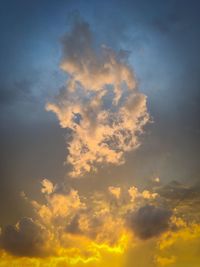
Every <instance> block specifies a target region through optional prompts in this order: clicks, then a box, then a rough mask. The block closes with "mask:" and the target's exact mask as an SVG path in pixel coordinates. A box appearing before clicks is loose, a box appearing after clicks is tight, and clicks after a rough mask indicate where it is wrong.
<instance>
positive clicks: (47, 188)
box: [41, 179, 54, 194]
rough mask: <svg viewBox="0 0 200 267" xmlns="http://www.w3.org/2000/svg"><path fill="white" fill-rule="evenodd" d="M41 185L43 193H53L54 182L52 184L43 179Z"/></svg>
mask: <svg viewBox="0 0 200 267" xmlns="http://www.w3.org/2000/svg"><path fill="white" fill-rule="evenodd" d="M41 184H42V189H41V192H42V193H47V194H51V193H52V192H53V190H54V186H53V184H52V182H50V181H49V180H48V179H43V180H42V182H41Z"/></svg>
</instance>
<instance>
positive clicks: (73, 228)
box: [66, 215, 81, 234]
mask: <svg viewBox="0 0 200 267" xmlns="http://www.w3.org/2000/svg"><path fill="white" fill-rule="evenodd" d="M66 231H67V232H68V233H70V234H80V233H81V230H80V228H79V216H78V215H75V216H74V217H73V218H72V220H71V221H70V223H69V224H68V225H67V227H66Z"/></svg>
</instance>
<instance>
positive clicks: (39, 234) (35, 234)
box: [0, 218, 48, 257]
mask: <svg viewBox="0 0 200 267" xmlns="http://www.w3.org/2000/svg"><path fill="white" fill-rule="evenodd" d="M47 238H48V236H47V233H46V232H45V230H44V229H43V228H42V227H41V225H39V224H37V223H35V222H34V221H33V220H32V219H30V218H23V219H21V220H20V221H19V222H18V223H17V225H15V226H12V225H9V226H6V227H5V229H3V230H2V233H1V236H0V242H1V247H2V248H3V249H4V250H6V251H7V252H9V253H11V254H13V255H16V256H28V257H41V256H46V255H47V252H48V251H47V250H46V241H47Z"/></svg>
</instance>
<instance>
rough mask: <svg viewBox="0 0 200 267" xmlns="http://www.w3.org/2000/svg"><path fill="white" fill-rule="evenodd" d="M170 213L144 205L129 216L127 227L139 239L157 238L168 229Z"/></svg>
mask: <svg viewBox="0 0 200 267" xmlns="http://www.w3.org/2000/svg"><path fill="white" fill-rule="evenodd" d="M171 215H172V213H171V211H169V210H167V209H164V208H160V207H155V206H152V205H146V206H143V207H140V208H139V209H138V210H137V211H136V212H133V213H132V214H130V217H129V219H128V223H129V226H130V227H131V229H132V230H133V231H134V233H135V235H136V236H138V237H139V238H140V239H149V238H152V237H155V236H159V235H160V234H162V233H163V232H165V231H166V230H168V229H169V225H170V217H171Z"/></svg>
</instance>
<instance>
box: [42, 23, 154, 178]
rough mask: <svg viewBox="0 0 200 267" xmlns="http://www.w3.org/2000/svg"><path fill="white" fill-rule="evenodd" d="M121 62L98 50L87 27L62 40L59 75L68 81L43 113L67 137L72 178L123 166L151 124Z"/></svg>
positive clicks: (142, 98) (116, 56)
mask: <svg viewBox="0 0 200 267" xmlns="http://www.w3.org/2000/svg"><path fill="white" fill-rule="evenodd" d="M125 58H126V57H125V56H123V53H116V52H114V51H113V50H112V49H111V48H108V47H106V46H105V45H103V46H102V47H101V48H100V49H97V48H96V47H95V44H94V41H93V36H92V33H91V30H90V27H89V25H88V24H87V23H85V22H77V23H76V24H75V25H74V27H73V28H72V30H71V32H70V33H68V34H66V36H65V37H64V38H63V57H62V62H61V69H62V70H63V71H64V72H66V73H67V74H68V81H67V84H66V88H62V90H60V92H59V94H58V96H57V97H56V99H55V100H54V101H53V102H49V103H47V105H46V109H47V110H48V111H52V112H54V113H55V114H56V115H57V117H58V119H59V122H60V125H61V127H62V128H66V129H68V130H69V132H70V138H68V140H67V148H68V156H67V159H66V162H68V163H69V164H71V165H72V171H71V173H70V174H71V176H72V177H77V176H81V175H83V174H85V173H87V172H90V171H92V170H96V168H97V166H98V164H102V163H112V164H116V165H119V164H122V163H124V154H125V152H128V151H131V150H134V149H136V148H137V147H138V146H139V144H140V143H139V140H138V135H139V134H140V133H141V132H142V131H143V126H144V125H145V124H146V123H147V121H148V120H149V115H148V112H147V106H146V96H145V95H143V94H142V93H140V92H139V91H138V89H137V83H136V79H135V76H134V73H133V70H132V69H131V67H130V66H129V65H128V63H127V62H126V59H125Z"/></svg>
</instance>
